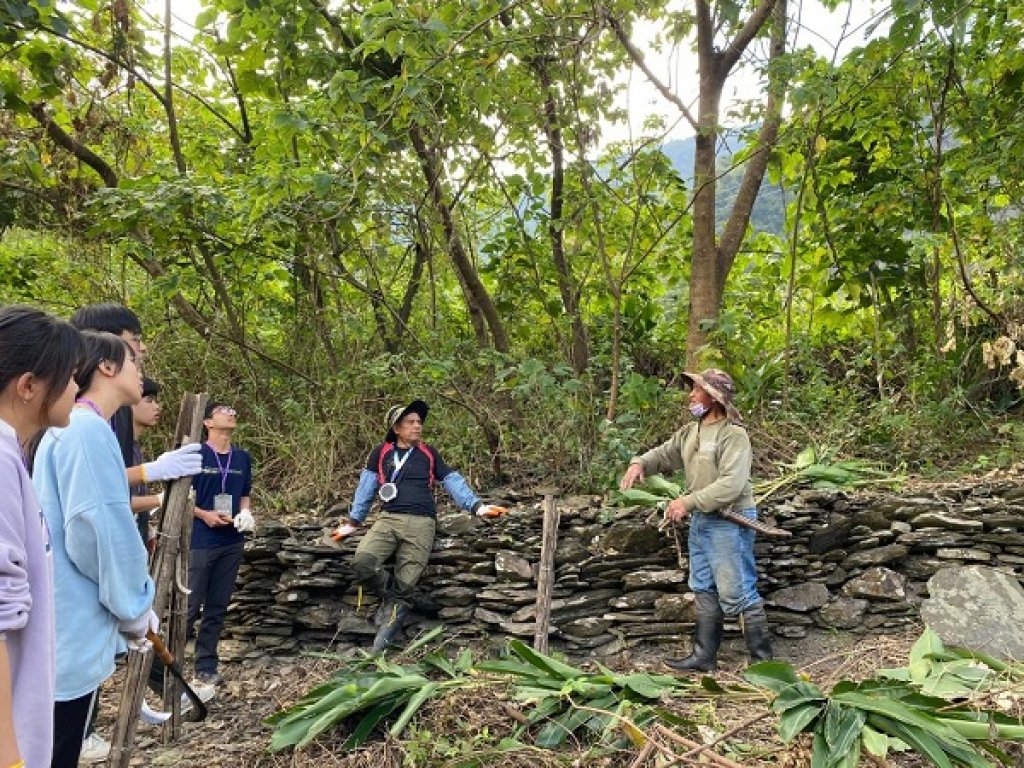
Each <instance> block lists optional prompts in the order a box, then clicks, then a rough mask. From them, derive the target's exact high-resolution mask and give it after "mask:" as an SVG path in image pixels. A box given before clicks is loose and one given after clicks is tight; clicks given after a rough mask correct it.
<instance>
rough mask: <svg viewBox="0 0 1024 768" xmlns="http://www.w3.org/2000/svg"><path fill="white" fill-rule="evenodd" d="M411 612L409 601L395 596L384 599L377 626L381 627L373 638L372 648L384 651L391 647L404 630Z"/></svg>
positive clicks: (378, 610) (379, 610)
mask: <svg viewBox="0 0 1024 768" xmlns="http://www.w3.org/2000/svg"><path fill="white" fill-rule="evenodd" d="M411 612H412V608H411V607H410V606H409V604H408V603H405V602H402V601H401V600H397V599H395V598H394V597H389V598H387V599H386V600H384V602H382V603H381V606H380V608H378V609H377V626H378V627H379V629H378V630H377V634H376V636H375V637H374V638H373V646H372V648H371V650H374V651H383V650H384V649H386V648H389V647H390V646H391V644H392V643H394V642H395V640H396V639H397V638H398V634H399V633H400V632H401V631H402V627H404V626H405V621H406V619H407V618H408V617H409V614H410V613H411Z"/></svg>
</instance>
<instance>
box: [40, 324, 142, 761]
mask: <svg viewBox="0 0 1024 768" xmlns="http://www.w3.org/2000/svg"><path fill="white" fill-rule="evenodd" d="M82 336H83V338H84V339H85V342H86V356H85V360H84V362H83V363H82V365H81V367H80V368H79V369H78V371H77V372H76V374H75V379H76V381H77V382H78V384H79V386H80V387H81V391H80V392H79V395H78V397H77V398H76V400H75V408H74V410H73V411H72V413H71V421H70V425H69V426H68V427H67V428H65V429H51V430H50V431H49V432H47V433H46V435H45V436H44V437H43V439H42V440H41V441H40V443H39V448H38V450H37V452H36V454H35V457H34V469H33V477H32V479H33V483H34V484H35V488H36V492H37V494H38V496H39V501H40V503H41V504H42V506H43V512H44V514H45V515H46V522H47V524H48V525H49V528H50V532H51V537H52V541H53V560H54V596H55V604H56V617H57V622H56V629H57V645H56V648H57V677H56V685H55V692H54V698H55V702H56V703H55V705H54V750H53V759H52V761H51V766H52V768H75V766H77V764H78V758H79V754H80V752H81V748H82V739H83V735H84V733H85V729H86V724H87V723H88V721H89V716H90V713H91V711H92V709H93V707H94V706H95V704H96V692H97V690H98V689H99V686H100V683H102V682H103V681H104V680H105V679H106V678H108V677H110V675H111V674H113V671H114V659H115V657H116V656H117V654H118V653H119V652H120V651H123V650H124V649H125V648H126V647H128V648H134V649H136V650H143V649H145V647H146V633H147V631H154V632H155V631H157V630H158V628H159V621H158V619H157V616H156V614H155V613H154V612H153V610H152V604H153V596H154V587H153V581H152V579H150V577H149V572H148V568H147V563H146V560H147V557H146V548H145V546H144V545H143V543H142V540H141V539H140V538H139V534H138V528H137V527H136V525H135V517H134V515H133V514H132V511H131V499H130V496H129V492H128V478H127V476H126V475H125V471H124V461H123V459H122V456H121V450H120V448H119V446H118V442H117V439H116V437H115V435H114V432H113V430H112V429H111V426H110V417H111V416H112V415H113V414H114V413H115V412H116V411H117V410H118V409H119V408H121V407H122V406H125V405H132V404H134V403H137V402H138V401H139V400H140V399H141V398H142V377H141V376H140V375H139V370H138V368H137V367H136V363H135V355H134V353H133V352H132V350H131V349H130V348H129V346H128V345H127V344H126V343H125V341H124V340H123V339H121V338H119V337H117V336H114V335H113V334H110V333H96V332H92V331H85V332H83V333H82Z"/></svg>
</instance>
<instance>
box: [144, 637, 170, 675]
mask: <svg viewBox="0 0 1024 768" xmlns="http://www.w3.org/2000/svg"><path fill="white" fill-rule="evenodd" d="M146 639H147V640H149V642H151V643H152V644H153V650H154V651H155V652H156V655H157V656H159V657H160V661H162V662H163V663H164V664H166V665H167V666H168V667H169V666H171V665H172V664H173V663H174V656H173V655H172V654H171V652H170V651H169V650H167V646H166V645H165V644H164V641H163V640H161V639H160V635H158V634H157V633H156V632H154V631H153V630H148V631H147V632H146Z"/></svg>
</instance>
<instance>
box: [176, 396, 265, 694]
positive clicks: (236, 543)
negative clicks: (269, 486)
mask: <svg viewBox="0 0 1024 768" xmlns="http://www.w3.org/2000/svg"><path fill="white" fill-rule="evenodd" d="M237 426H238V422H237V418H236V414H235V409H234V408H232V407H231V406H228V405H224V404H223V403H218V402H215V401H210V403H209V404H208V405H207V406H206V413H205V418H204V420H203V428H204V430H205V431H206V435H207V437H206V442H205V443H203V448H202V456H203V470H202V472H200V473H199V474H198V475H196V476H195V478H194V479H193V480H192V489H193V490H194V491H195V495H196V501H195V504H196V505H195V509H194V510H193V513H192V514H193V517H194V518H195V519H194V520H193V521H192V547H191V552H190V555H189V566H188V588H189V589H190V590H191V594H189V596H188V628H189V632H190V634H191V631H192V630H193V628H194V627H195V623H196V620H197V619H200V614H201V621H200V622H199V630H198V632H197V633H196V651H195V669H196V677H197V678H198V679H199V680H200V681H201V682H203V683H206V684H213V685H215V684H217V683H220V682H222V680H223V678H222V677H221V676H220V674H219V673H218V672H217V661H218V659H217V643H218V642H219V641H220V633H221V630H223V629H224V614H225V613H226V612H227V608H228V603H229V602H230V600H231V594H232V593H233V592H234V590H235V578H236V577H237V576H238V568H239V566H240V565H241V564H242V550H243V549H244V546H245V535H244V534H246V533H249V532H251V531H252V530H253V529H254V528H255V527H256V521H255V518H253V515H252V509H251V506H250V503H249V495H250V492H251V490H252V459H251V458H250V457H249V454H248V452H246V451H244V450H242V449H241V448H239V447H238V446H235V445H232V444H231V436H232V434H233V433H234V431H235V428H236V427H237Z"/></svg>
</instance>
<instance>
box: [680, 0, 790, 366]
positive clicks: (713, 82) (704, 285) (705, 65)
mask: <svg viewBox="0 0 1024 768" xmlns="http://www.w3.org/2000/svg"><path fill="white" fill-rule="evenodd" d="M786 10H787V9H786V0H777V1H776V0H763V1H762V2H761V3H760V4H759V5H758V7H757V8H756V9H755V10H754V11H753V12H752V13H751V15H750V17H749V18H748V19H747V20H746V21H745V22H744V23H743V25H742V27H741V28H740V29H739V31H738V32H737V33H736V36H735V37H734V38H733V40H732V41H731V42H730V44H729V45H727V46H726V47H725V48H723V49H722V50H716V49H715V45H714V34H715V29H714V22H713V19H712V13H711V4H710V2H709V0H698V2H697V62H698V69H699V72H700V93H699V96H698V100H697V136H696V148H695V155H694V168H693V170H694V173H693V178H694V198H693V254H692V257H691V271H690V308H689V309H690V312H689V324H688V327H687V334H686V364H687V367H688V368H689V369H691V370H692V369H693V368H696V367H699V366H700V364H701V360H700V358H701V354H702V348H703V346H704V344H705V342H706V340H707V329H708V326H709V325H710V324H714V322H715V321H717V320H718V316H719V312H720V311H721V308H722V298H723V295H724V293H725V281H726V278H727V277H728V275H729V270H730V269H731V268H732V265H733V262H734V260H735V258H736V254H737V253H738V252H739V248H740V245H741V244H742V242H743V235H744V232H745V231H746V228H747V224H748V223H749V221H750V212H751V210H752V209H753V207H754V201H755V200H756V198H757V191H758V189H759V188H760V185H761V181H762V179H763V178H764V173H765V170H766V168H767V165H768V150H769V148H770V147H771V145H772V144H773V143H774V141H775V138H776V136H777V135H778V127H779V122H780V109H781V104H782V84H781V83H780V82H779V81H778V80H777V79H775V78H771V77H770V82H769V92H768V98H767V100H766V103H765V112H766V114H765V117H764V120H763V123H762V126H761V130H760V131H759V133H758V151H756V152H755V153H754V154H753V156H752V157H751V159H750V160H749V162H748V165H747V168H746V171H745V172H744V176H743V181H742V182H741V184H740V189H739V192H738V194H737V196H736V200H735V202H734V203H733V207H732V210H731V211H730V213H729V218H728V221H727V222H726V225H725V228H724V230H723V234H722V240H721V243H719V241H718V238H717V236H716V232H715V209H716V200H717V195H716V183H715V181H716V177H717V173H718V169H717V167H716V156H715V148H716V146H717V144H718V138H719V134H720V127H719V125H718V117H719V109H720V106H721V95H722V89H723V87H724V86H725V81H726V79H727V78H728V76H729V73H730V72H731V71H732V69H733V68H734V67H735V66H736V64H737V62H738V61H739V58H740V56H741V55H742V54H743V51H744V50H746V48H747V47H748V46H749V45H750V42H751V40H753V38H754V36H755V35H756V34H757V33H758V31H759V30H760V29H761V28H762V27H763V26H764V24H765V23H767V20H768V18H769V17H770V16H771V17H772V18H773V30H772V41H771V46H770V54H769V64H770V63H771V62H772V61H775V60H776V59H778V58H779V57H780V56H781V55H782V54H783V53H784V52H785V42H786Z"/></svg>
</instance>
